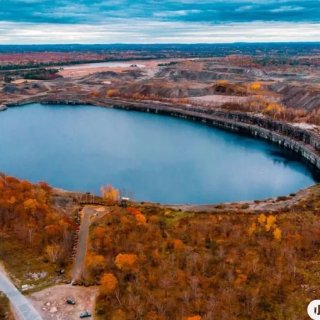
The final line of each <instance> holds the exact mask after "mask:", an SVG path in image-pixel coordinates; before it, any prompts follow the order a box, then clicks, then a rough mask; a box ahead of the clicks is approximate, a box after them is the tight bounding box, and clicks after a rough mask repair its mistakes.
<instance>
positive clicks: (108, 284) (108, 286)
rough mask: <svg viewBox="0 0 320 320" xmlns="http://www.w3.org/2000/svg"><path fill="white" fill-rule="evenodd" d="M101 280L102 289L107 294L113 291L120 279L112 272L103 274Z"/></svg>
mask: <svg viewBox="0 0 320 320" xmlns="http://www.w3.org/2000/svg"><path fill="white" fill-rule="evenodd" d="M100 282H101V290H102V292H103V293H105V294H111V293H113V292H114V290H115V289H116V287H117V285H118V280H117V278H116V277H115V276H114V275H113V274H112V273H105V274H103V275H102V277H101V281H100Z"/></svg>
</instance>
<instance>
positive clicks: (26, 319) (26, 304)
mask: <svg viewBox="0 0 320 320" xmlns="http://www.w3.org/2000/svg"><path fill="white" fill-rule="evenodd" d="M0 291H2V292H3V293H4V294H5V295H6V296H7V297H8V299H9V300H10V302H11V304H12V305H13V307H14V309H15V311H16V313H17V316H18V317H19V320H20V319H21V320H42V317H41V316H40V314H39V313H38V311H36V309H35V308H34V307H33V305H32V304H31V303H30V301H29V300H28V299H27V298H26V297H25V296H24V295H23V294H22V293H21V292H20V291H19V290H18V289H17V288H16V287H15V286H14V285H13V283H12V282H11V281H10V279H9V278H8V277H7V275H6V274H5V272H4V271H3V270H1V269H0Z"/></svg>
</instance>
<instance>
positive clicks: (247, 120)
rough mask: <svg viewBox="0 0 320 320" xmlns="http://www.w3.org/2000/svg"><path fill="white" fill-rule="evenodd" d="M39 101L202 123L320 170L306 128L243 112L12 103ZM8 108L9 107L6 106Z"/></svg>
mask: <svg viewBox="0 0 320 320" xmlns="http://www.w3.org/2000/svg"><path fill="white" fill-rule="evenodd" d="M33 102H40V103H43V104H72V105H77V104H91V105H97V106H102V107H110V108H117V109H124V110H134V111H141V112H151V113H156V114H164V115H170V116H174V117H179V118H184V119H189V120H192V121H198V122H202V123H204V124H206V125H209V126H214V127H220V128H224V129H227V130H231V131H235V132H238V133H242V134H248V135H252V136H254V137H258V138H262V139H265V140H268V141H271V142H273V143H277V144H278V145H280V146H282V147H284V148H286V149H289V150H292V151H294V152H295V153H297V154H298V155H300V156H301V157H302V158H304V159H306V160H307V162H309V163H310V164H312V165H313V166H314V167H315V168H316V169H318V170H320V136H319V135H318V134H316V133H314V132H312V131H310V130H308V129H304V128H301V127H297V126H295V125H292V124H289V123H286V122H282V121H276V120H273V119H270V118H266V117H261V116H258V115H254V114H249V113H243V112H229V111H224V110H221V109H206V108H196V107H193V106H186V105H172V104H168V103H161V102H154V101H130V100H125V99H107V98H105V99H99V100H93V99H88V98H79V97H74V98H70V97H68V99H66V98H65V97H59V96H57V95H55V96H49V95H48V96H43V97H37V98H35V99H32V98H31V99H27V100H24V101H19V102H15V103H12V104H11V105H12V106H14V105H22V104H27V103H33ZM8 106H9V105H8Z"/></svg>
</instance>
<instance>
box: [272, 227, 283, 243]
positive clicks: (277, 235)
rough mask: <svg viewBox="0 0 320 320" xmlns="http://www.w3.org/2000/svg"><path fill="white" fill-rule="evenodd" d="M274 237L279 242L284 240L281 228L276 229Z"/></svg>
mask: <svg viewBox="0 0 320 320" xmlns="http://www.w3.org/2000/svg"><path fill="white" fill-rule="evenodd" d="M273 237H274V238H275V239H276V240H277V241H281V238H282V232H281V230H280V229H279V228H275V229H274V231H273Z"/></svg>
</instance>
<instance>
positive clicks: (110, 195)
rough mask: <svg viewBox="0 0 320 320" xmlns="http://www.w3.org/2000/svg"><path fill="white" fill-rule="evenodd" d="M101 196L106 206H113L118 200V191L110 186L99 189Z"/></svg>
mask: <svg viewBox="0 0 320 320" xmlns="http://www.w3.org/2000/svg"><path fill="white" fill-rule="evenodd" d="M101 195H102V197H103V198H104V199H105V200H106V202H107V203H108V204H114V203H116V202H117V201H119V199H120V192H119V190H117V189H115V188H114V187H112V186H111V185H110V184H108V185H106V186H105V187H101Z"/></svg>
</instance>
